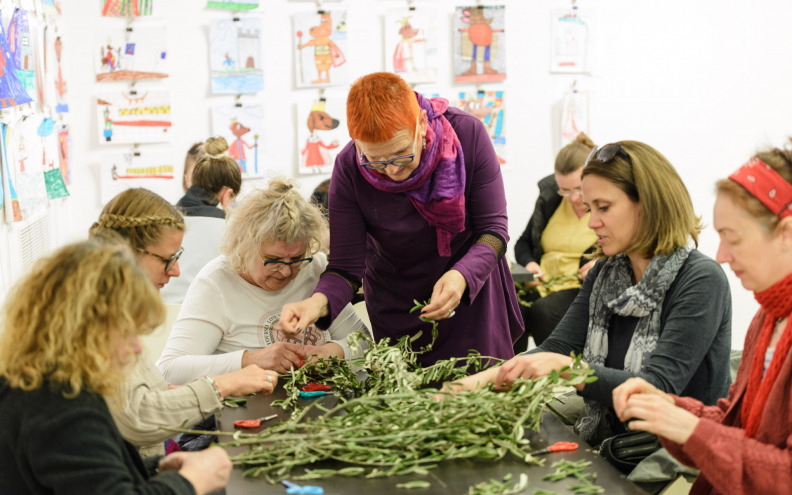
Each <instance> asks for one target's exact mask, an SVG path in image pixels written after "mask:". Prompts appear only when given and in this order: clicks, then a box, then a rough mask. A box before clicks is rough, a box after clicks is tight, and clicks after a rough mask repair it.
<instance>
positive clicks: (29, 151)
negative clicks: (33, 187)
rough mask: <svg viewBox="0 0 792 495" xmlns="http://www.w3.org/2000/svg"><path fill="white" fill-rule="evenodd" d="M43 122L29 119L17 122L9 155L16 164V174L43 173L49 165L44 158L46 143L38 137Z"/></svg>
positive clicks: (9, 147) (11, 132)
mask: <svg viewBox="0 0 792 495" xmlns="http://www.w3.org/2000/svg"><path fill="white" fill-rule="evenodd" d="M40 126H41V121H38V122H37V121H36V120H35V119H34V118H33V117H27V118H24V119H21V120H19V121H17V124H16V125H14V126H13V127H12V128H11V131H10V133H9V139H8V154H9V156H10V157H12V161H13V162H14V163H15V169H16V172H17V173H18V174H19V173H27V172H36V171H39V172H41V171H43V170H44V167H45V166H46V165H47V162H46V158H45V157H44V141H43V139H42V138H41V137H40V136H39V135H38V128H39V127H40Z"/></svg>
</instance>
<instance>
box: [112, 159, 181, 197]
mask: <svg viewBox="0 0 792 495" xmlns="http://www.w3.org/2000/svg"><path fill="white" fill-rule="evenodd" d="M170 155H171V154H170V153H167V152H165V151H159V150H157V151H150V150H147V151H145V152H126V153H106V154H104V155H103V156H102V165H101V168H100V174H101V177H100V179H99V184H100V187H101V200H102V203H107V202H108V201H110V200H111V199H113V197H115V196H116V195H117V194H118V193H120V192H122V191H125V190H127V189H130V188H133V187H144V188H146V189H149V190H151V191H154V192H155V193H157V194H159V195H160V196H162V197H163V198H165V199H166V200H168V202H169V203H175V202H176V201H177V200H178V199H179V197H180V196H181V194H182V189H181V178H178V179H177V178H176V177H175V174H174V172H175V170H176V167H175V166H174V163H173V161H172V160H171V158H170Z"/></svg>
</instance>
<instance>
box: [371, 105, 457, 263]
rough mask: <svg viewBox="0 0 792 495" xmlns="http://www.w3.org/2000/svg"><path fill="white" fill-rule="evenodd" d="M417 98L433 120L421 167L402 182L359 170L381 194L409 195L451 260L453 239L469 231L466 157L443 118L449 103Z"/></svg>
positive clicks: (442, 254)
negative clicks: (466, 213)
mask: <svg viewBox="0 0 792 495" xmlns="http://www.w3.org/2000/svg"><path fill="white" fill-rule="evenodd" d="M415 97H416V98H417V99H418V104H419V105H420V107H421V109H422V110H426V116H427V118H428V120H429V126H428V128H427V132H426V148H425V149H424V151H423V153H422V154H421V163H420V164H419V165H418V167H417V168H416V169H415V170H414V171H413V173H412V174H411V175H410V177H408V178H407V179H406V180H404V181H401V182H396V181H393V180H391V179H390V178H389V177H387V176H386V175H383V174H381V173H379V172H377V171H374V170H369V169H367V168H364V167H360V168H359V170H360V171H361V173H362V174H363V177H365V178H366V180H367V181H368V182H369V183H370V184H371V185H372V186H374V187H376V188H377V189H379V190H381V191H387V192H392V193H400V192H403V193H406V194H407V196H408V197H409V198H410V202H411V203H412V204H413V206H415V209H416V210H418V213H420V214H421V216H422V217H423V218H424V219H425V220H426V221H427V222H429V225H431V226H433V227H435V229H437V251H438V253H439V254H440V256H451V238H452V236H453V235H454V234H457V233H459V232H462V231H463V230H464V229H465V157H464V156H463V154H462V145H461V144H460V143H459V138H457V135H456V132H454V129H453V128H452V127H451V123H450V122H448V120H447V119H446V118H445V117H444V116H443V113H445V111H446V110H447V109H448V100H446V99H444V98H432V99H426V98H424V97H423V96H421V95H420V94H418V93H415Z"/></svg>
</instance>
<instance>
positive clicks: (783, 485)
mask: <svg viewBox="0 0 792 495" xmlns="http://www.w3.org/2000/svg"><path fill="white" fill-rule="evenodd" d="M716 192H717V199H716V201H715V209H714V218H713V219H714V221H713V225H714V227H715V229H716V230H717V231H718V234H719V235H720V246H719V248H718V256H717V261H718V262H719V263H728V264H729V266H730V267H731V269H732V270H733V271H734V274H735V275H736V276H737V277H738V278H739V279H740V281H741V282H742V285H743V287H745V288H746V289H747V290H750V291H752V292H753V293H754V296H755V297H756V300H757V301H758V302H759V305H760V308H759V310H758V311H757V313H756V316H754V319H753V321H752V322H751V325H750V326H749V327H748V333H747V334H746V336H745V346H744V347H743V349H744V350H743V355H742V361H741V362H740V368H739V370H738V371H737V377H736V379H735V381H734V383H733V384H732V386H731V388H730V389H729V396H728V397H727V398H726V399H723V400H720V401H718V404H717V405H715V406H708V405H706V404H703V403H702V402H700V401H698V400H696V399H694V398H691V397H680V396H678V395H671V394H667V393H665V392H663V391H661V390H658V389H657V388H656V387H654V386H653V385H651V384H649V383H647V382H646V381H645V380H642V379H640V378H633V379H631V380H628V381H627V382H625V383H624V385H622V386H620V387H618V388H617V389H616V390H614V391H613V405H614V407H615V409H616V413H617V414H618V415H619V419H621V420H622V421H629V424H628V426H629V428H630V429H631V430H645V431H649V432H652V433H655V434H657V435H658V436H659V437H660V441H661V443H662V444H663V446H664V447H665V448H666V449H668V451H669V452H670V453H671V454H672V455H673V456H674V457H676V458H677V459H678V460H679V461H681V462H683V463H684V464H687V465H689V466H693V467H695V468H697V469H700V470H701V473H700V474H699V476H698V478H697V479H696V482H695V483H694V484H693V487H692V488H691V490H690V493H691V494H694V495H698V494H727V493H728V494H734V495H742V494H757V493H761V494H763V495H772V494H784V495H786V494H788V493H792V395H790V391H792V318H790V315H792V207H791V206H790V205H792V150H791V149H789V148H787V149H780V148H775V149H772V150H766V151H763V152H760V153H757V154H756V155H755V156H754V157H753V158H751V159H750V160H749V161H748V162H747V163H746V164H745V165H743V166H742V167H741V168H739V169H738V170H737V171H736V172H734V173H733V174H731V175H730V176H729V178H728V179H724V180H721V181H719V182H718V183H717V185H716Z"/></svg>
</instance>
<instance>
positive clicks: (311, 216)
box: [157, 178, 368, 383]
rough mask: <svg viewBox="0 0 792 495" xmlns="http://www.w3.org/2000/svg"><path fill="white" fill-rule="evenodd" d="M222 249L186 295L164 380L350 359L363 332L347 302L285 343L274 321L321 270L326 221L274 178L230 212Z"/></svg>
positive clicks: (165, 358) (289, 184)
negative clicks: (322, 324) (356, 334)
mask: <svg viewBox="0 0 792 495" xmlns="http://www.w3.org/2000/svg"><path fill="white" fill-rule="evenodd" d="M227 222H228V226H227V228H226V232H225V236H224V237H223V243H222V245H221V250H222V252H223V255H221V256H219V257H217V258H215V259H214V260H212V261H210V262H209V263H208V264H207V265H206V266H205V267H204V268H203V269H202V270H201V271H200V272H199V273H198V275H197V276H196V277H195V280H194V281H193V283H192V284H191V285H190V288H189V289H188V290H187V295H186V296H185V298H184V303H183V304H182V307H181V311H180V312H179V316H178V318H177V319H176V322H175V323H174V325H173V331H172V332H171V334H170V337H169V338H168V343H167V344H166V346H165V349H164V350H163V351H162V357H161V358H160V360H159V361H158V362H157V365H158V366H159V368H160V370H161V371H162V373H163V374H164V375H165V377H166V378H167V379H168V380H169V381H170V382H171V383H184V382H186V381H188V380H191V379H193V378H195V377H196V376H200V375H204V374H207V373H210V374H211V373H229V372H232V371H235V370H238V369H240V368H244V367H245V366H248V365H250V364H258V365H259V366H261V367H263V368H266V369H270V370H274V371H276V372H278V373H285V372H287V371H288V370H289V369H291V368H292V367H294V368H298V367H300V366H301V365H302V364H303V363H304V362H305V361H306V360H309V359H310V358H311V356H319V357H329V356H337V357H341V358H345V357H346V358H349V357H352V356H351V351H350V349H349V346H348V345H347V342H346V337H347V335H349V334H350V333H351V332H353V331H363V332H367V331H368V330H367V329H366V327H365V325H364V324H363V322H362V321H360V319H359V318H358V317H357V314H356V313H355V310H354V309H353V308H352V306H351V305H349V304H347V306H346V307H345V308H344V309H343V311H342V312H341V315H340V316H339V318H337V319H336V321H335V322H334V323H333V325H331V326H330V328H328V329H327V330H325V331H323V330H320V329H319V328H317V327H315V326H313V325H311V326H309V327H308V328H307V329H306V331H307V333H306V334H305V335H304V337H305V339H304V340H303V339H302V338H300V339H295V338H289V337H288V336H287V335H285V334H284V333H283V332H282V331H281V328H280V326H279V324H278V322H279V320H280V315H281V308H282V307H283V305H284V304H286V303H289V302H294V301H299V300H301V299H303V298H305V297H308V296H309V295H310V294H311V293H312V292H313V290H314V288H316V284H317V282H318V281H319V276H320V275H321V274H322V273H323V272H324V271H325V268H326V266H327V256H326V255H325V254H324V253H323V252H321V249H322V247H323V246H322V240H323V239H325V238H326V231H327V220H326V219H325V218H324V216H322V212H321V211H320V209H319V208H318V207H317V206H316V205H314V204H311V203H310V202H309V201H308V200H306V199H305V198H304V197H303V196H302V195H301V194H300V193H299V191H297V190H296V189H295V188H294V182H293V181H290V180H286V179H282V178H274V179H272V181H271V182H270V183H269V187H267V188H266V189H260V190H256V191H254V192H251V193H250V194H248V195H247V196H245V197H244V198H243V199H242V200H241V201H240V203H239V204H238V205H237V206H236V207H235V208H234V209H233V210H231V211H230V212H229V215H228V219H227Z"/></svg>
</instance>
